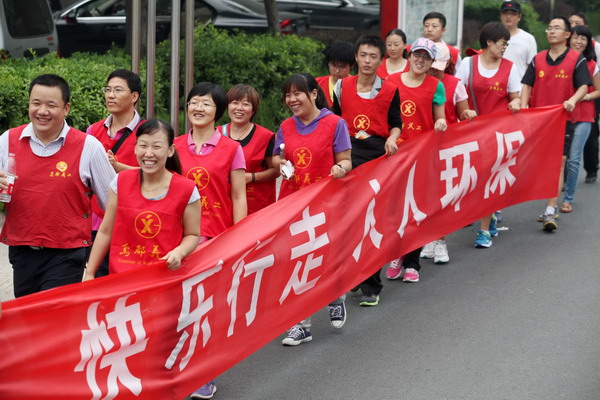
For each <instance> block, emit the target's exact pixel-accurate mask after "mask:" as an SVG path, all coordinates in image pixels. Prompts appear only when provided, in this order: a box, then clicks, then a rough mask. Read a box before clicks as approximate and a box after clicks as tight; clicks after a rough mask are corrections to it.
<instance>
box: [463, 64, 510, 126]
mask: <svg viewBox="0 0 600 400" xmlns="http://www.w3.org/2000/svg"><path fill="white" fill-rule="evenodd" d="M472 59H473V63H472V65H473V70H472V71H471V74H473V92H474V93H475V102H476V104H477V109H475V107H474V105H473V99H472V98H471V97H469V107H470V108H471V110H476V111H477V115H485V114H491V113H493V112H496V111H502V110H508V103H509V101H508V77H509V76H510V69H511V68H512V65H513V63H512V61H509V60H507V59H505V58H503V59H502V60H501V61H500V66H499V67H498V71H496V74H494V76H493V77H491V78H486V77H484V76H482V75H481V74H480V73H479V66H478V64H479V55H475V56H473V58H472ZM467 92H468V93H471V88H470V87H467Z"/></svg>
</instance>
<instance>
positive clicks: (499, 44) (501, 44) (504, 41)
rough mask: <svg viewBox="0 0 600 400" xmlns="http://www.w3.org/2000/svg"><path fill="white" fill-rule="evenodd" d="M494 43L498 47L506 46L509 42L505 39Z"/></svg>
mask: <svg viewBox="0 0 600 400" xmlns="http://www.w3.org/2000/svg"><path fill="white" fill-rule="evenodd" d="M496 44H497V45H498V46H500V47H508V45H509V43H508V42H507V41H506V40H499V41H497V42H496Z"/></svg>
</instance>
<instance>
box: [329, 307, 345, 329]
mask: <svg viewBox="0 0 600 400" xmlns="http://www.w3.org/2000/svg"><path fill="white" fill-rule="evenodd" d="M327 310H329V323H331V326H333V327H334V328H336V329H340V328H341V327H342V326H344V324H345V323H346V302H344V301H342V303H341V304H330V305H328V306H327Z"/></svg>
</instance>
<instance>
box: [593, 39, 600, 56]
mask: <svg viewBox="0 0 600 400" xmlns="http://www.w3.org/2000/svg"><path fill="white" fill-rule="evenodd" d="M594 51H595V52H596V61H600V43H599V42H596V41H595V40H594Z"/></svg>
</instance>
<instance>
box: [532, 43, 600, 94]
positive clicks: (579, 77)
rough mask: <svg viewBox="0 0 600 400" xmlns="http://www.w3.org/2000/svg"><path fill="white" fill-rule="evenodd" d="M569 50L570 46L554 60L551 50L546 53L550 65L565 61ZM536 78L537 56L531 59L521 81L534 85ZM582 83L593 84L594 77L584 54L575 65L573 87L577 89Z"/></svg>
mask: <svg viewBox="0 0 600 400" xmlns="http://www.w3.org/2000/svg"><path fill="white" fill-rule="evenodd" d="M568 52H569V48H568V47H567V49H566V50H565V51H564V53H562V54H561V55H560V56H558V57H557V58H556V60H553V59H552V57H550V51H548V53H547V54H546V62H547V63H548V65H558V64H560V63H561V62H563V60H564V59H565V57H566V56H567V53H568ZM535 78H536V76H535V57H534V58H533V60H531V63H530V64H529V67H527V71H525V75H524V76H523V79H522V80H521V83H523V84H524V85H528V86H531V87H533V85H534V84H535V80H536V79H535ZM581 85H588V86H591V85H593V83H592V78H591V77H590V71H589V70H588V67H587V64H586V61H585V57H584V56H583V54H579V58H578V59H577V64H576V65H575V71H574V72H573V87H574V88H575V90H577V89H578V88H579V87H580V86H581Z"/></svg>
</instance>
